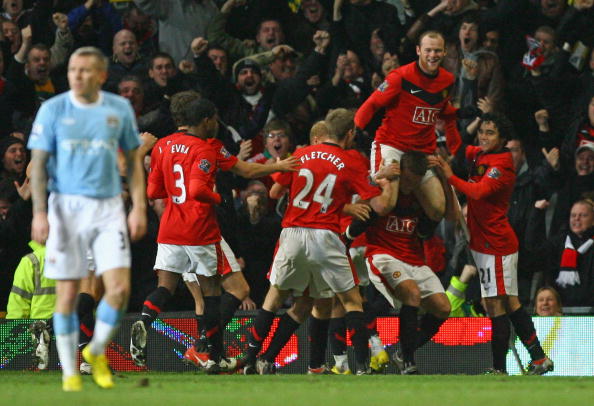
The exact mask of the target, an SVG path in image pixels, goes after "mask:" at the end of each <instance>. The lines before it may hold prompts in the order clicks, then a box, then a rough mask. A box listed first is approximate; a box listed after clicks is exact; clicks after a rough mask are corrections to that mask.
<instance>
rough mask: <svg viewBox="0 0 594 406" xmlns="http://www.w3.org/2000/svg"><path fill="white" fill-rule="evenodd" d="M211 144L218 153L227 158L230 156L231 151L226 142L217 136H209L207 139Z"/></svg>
mask: <svg viewBox="0 0 594 406" xmlns="http://www.w3.org/2000/svg"><path fill="white" fill-rule="evenodd" d="M206 143H207V145H209V146H210V147H211V148H212V149H213V150H214V151H215V152H216V153H217V154H219V155H222V156H223V157H225V158H230V157H231V153H230V152H229V151H228V150H227V148H225V144H223V142H222V141H221V140H219V139H217V138H209V139H207V140H206Z"/></svg>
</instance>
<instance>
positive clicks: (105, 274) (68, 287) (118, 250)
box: [29, 47, 146, 391]
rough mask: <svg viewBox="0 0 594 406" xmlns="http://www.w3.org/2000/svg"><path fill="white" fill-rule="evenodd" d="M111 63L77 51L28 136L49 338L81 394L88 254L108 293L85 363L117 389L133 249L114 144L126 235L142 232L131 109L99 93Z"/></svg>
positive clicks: (67, 383) (68, 387)
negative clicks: (122, 168) (51, 298)
mask: <svg viewBox="0 0 594 406" xmlns="http://www.w3.org/2000/svg"><path fill="white" fill-rule="evenodd" d="M107 64H108V61H107V58H106V57H105V56H104V55H103V54H102V53H101V51H100V50H98V49H96V48H93V47H83V48H79V49H77V50H76V51H75V52H74V53H73V54H72V56H71V57H70V61H69V63H68V82H69V84H70V89H71V90H70V92H67V93H64V94H61V95H59V96H56V97H54V98H52V99H50V100H48V101H47V102H45V103H44V104H43V105H42V106H41V108H40V110H39V113H38V114H37V117H36V119H35V122H34V125H33V130H32V132H31V137H30V139H29V148H31V149H32V150H33V151H32V165H33V167H32V173H31V189H32V198H33V222H32V231H31V234H32V237H33V239H34V240H35V241H38V242H40V243H45V241H46V239H47V244H46V247H47V257H46V262H45V274H46V276H47V277H49V278H52V279H56V280H57V282H56V309H55V313H54V332H55V334H56V346H57V348H58V355H59V357H60V363H61V365H62V371H63V378H62V388H63V390H65V391H80V390H81V389H82V380H81V378H80V375H79V373H78V368H77V365H76V350H77V344H78V328H79V323H78V317H77V314H76V312H75V305H76V296H77V294H78V289H79V284H80V280H81V279H82V278H84V277H85V276H86V275H87V273H88V270H87V267H86V259H87V251H88V250H90V251H91V253H92V254H93V256H94V257H95V263H96V271H95V272H96V275H100V276H101V277H102V278H103V284H104V286H105V294H104V296H103V298H102V299H101V301H100V303H99V306H98V307H97V314H96V317H97V321H96V323H95V329H94V333H93V338H92V340H91V342H90V343H89V344H88V345H87V346H86V347H85V349H84V350H83V357H84V359H85V360H86V361H87V362H89V363H90V364H91V365H92V370H93V379H94V381H95V383H97V385H99V386H100V387H102V388H111V387H112V386H113V379H112V374H111V371H110V370H109V366H108V362H107V358H106V357H105V348H106V346H107V344H108V343H109V341H110V339H111V337H112V336H113V334H114V332H115V330H116V328H117V325H118V323H119V320H120V318H121V315H122V314H123V312H124V309H125V307H126V305H127V304H128V296H129V292H130V243H129V241H128V230H127V229H126V216H125V212H124V204H123V201H122V198H121V197H120V193H121V191H122V186H121V182H120V176H119V173H118V169H117V165H116V161H117V153H118V148H121V149H122V150H123V151H124V152H125V154H126V159H127V161H128V168H129V171H128V184H129V185H130V193H131V196H132V210H131V211H130V213H129V215H128V229H129V231H130V237H131V239H132V240H136V239H138V238H140V237H142V236H143V235H144V233H145V231H146V199H145V192H144V170H143V168H142V162H141V160H140V159H138V157H137V154H136V152H137V151H136V150H137V148H138V146H139V145H140V138H139V136H138V131H137V129H136V122H135V119H134V112H133V110H132V107H131V106H130V103H129V102H128V101H127V100H126V99H124V98H122V97H120V96H116V95H112V94H110V93H105V92H102V91H100V89H101V85H102V84H103V83H104V82H105V80H106V78H107ZM48 177H49V182H48ZM48 187H49V190H50V192H51V194H50V196H49V202H48V201H47V189H48Z"/></svg>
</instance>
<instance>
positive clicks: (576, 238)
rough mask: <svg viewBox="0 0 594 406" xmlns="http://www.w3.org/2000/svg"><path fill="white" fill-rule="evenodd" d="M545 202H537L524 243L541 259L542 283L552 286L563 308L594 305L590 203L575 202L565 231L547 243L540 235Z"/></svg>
mask: <svg viewBox="0 0 594 406" xmlns="http://www.w3.org/2000/svg"><path fill="white" fill-rule="evenodd" d="M547 204H548V203H547V201H546V200H542V201H538V202H537V203H536V205H535V207H536V208H537V210H535V211H534V213H533V216H532V217H531V219H530V222H529V227H528V232H527V235H526V239H527V243H528V244H530V245H532V247H533V249H534V253H535V255H537V256H539V257H540V256H542V257H543V258H544V261H543V263H544V266H545V282H546V283H547V284H549V285H551V286H554V287H555V288H556V289H557V291H558V292H559V294H560V295H561V300H562V302H563V305H564V306H594V203H593V202H592V200H589V199H583V200H579V201H577V202H575V203H574V204H573V206H572V208H571V214H570V216H569V231H568V232H561V233H559V234H557V235H554V236H553V237H551V238H549V239H548V240H544V241H543V238H542V236H543V235H544V233H543V228H544V227H543V226H544V213H545V210H544V209H545V208H546V206H547Z"/></svg>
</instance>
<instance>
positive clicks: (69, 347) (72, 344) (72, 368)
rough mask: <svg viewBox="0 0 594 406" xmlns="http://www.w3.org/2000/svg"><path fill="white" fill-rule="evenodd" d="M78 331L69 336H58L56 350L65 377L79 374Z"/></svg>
mask: <svg viewBox="0 0 594 406" xmlns="http://www.w3.org/2000/svg"><path fill="white" fill-rule="evenodd" d="M77 344H78V330H76V331H74V332H72V333H69V334H58V335H56V348H57V349H58V357H59V358H60V364H61V365H62V372H63V374H64V376H72V375H75V374H78V366H77V364H76V358H77V357H76V350H77V349H78V345H77Z"/></svg>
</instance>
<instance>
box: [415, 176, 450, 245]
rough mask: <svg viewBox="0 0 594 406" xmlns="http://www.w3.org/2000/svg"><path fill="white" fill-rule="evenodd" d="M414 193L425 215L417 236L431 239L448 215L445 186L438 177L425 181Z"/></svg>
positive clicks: (418, 225)
mask: <svg viewBox="0 0 594 406" xmlns="http://www.w3.org/2000/svg"><path fill="white" fill-rule="evenodd" d="M413 193H414V195H415V197H416V198H417V200H418V201H419V203H420V204H421V207H422V208H423V215H422V216H421V218H420V219H419V223H418V224H417V234H418V235H419V237H421V238H424V239H426V238H431V236H433V233H434V231H435V228H436V227H437V225H438V224H439V222H440V221H441V220H442V219H443V217H444V215H445V213H446V197H445V192H444V190H443V186H442V184H441V182H440V180H439V178H438V177H437V176H432V177H430V178H427V179H424V180H423V182H422V183H421V186H420V187H419V188H416V189H414V190H413Z"/></svg>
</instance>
